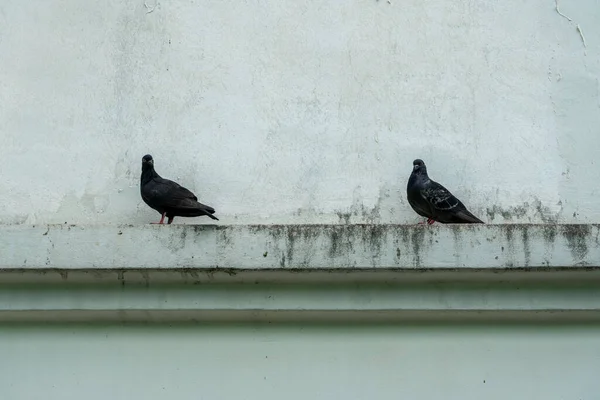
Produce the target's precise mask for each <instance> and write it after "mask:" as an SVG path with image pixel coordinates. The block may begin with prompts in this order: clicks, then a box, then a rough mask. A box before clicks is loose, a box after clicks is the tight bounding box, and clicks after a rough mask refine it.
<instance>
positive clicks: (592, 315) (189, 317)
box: [0, 310, 600, 326]
mask: <svg viewBox="0 0 600 400" xmlns="http://www.w3.org/2000/svg"><path fill="white" fill-rule="evenodd" d="M0 323H16V324H23V323H33V324H40V323H43V324H45V325H47V324H64V323H101V324H104V323H144V324H148V323H158V324H165V323H207V324H223V323H226V324H240V323H268V324H270V323H278V324H281V323H292V324H297V323H303V324H327V325H331V324H358V325H365V326H368V325H372V324H410V325H414V324H436V325H437V324H460V325H461V326H464V325H465V324H486V325H489V324H493V325H496V326H498V325H501V324H518V325H539V324H543V325H563V326H564V325H566V324H594V325H597V324H598V323H600V311H598V310H568V311H564V310H536V311H505V310H499V311H489V310H452V311H448V310H426V311H422V310H421V311H410V310H370V311H361V310H358V311H340V310H321V311H314V310H302V311H289V310H184V311H182V310H160V311H158V310H94V311H90V310H45V311H39V310H33V311H31V310H30V311H26V312H19V311H0Z"/></svg>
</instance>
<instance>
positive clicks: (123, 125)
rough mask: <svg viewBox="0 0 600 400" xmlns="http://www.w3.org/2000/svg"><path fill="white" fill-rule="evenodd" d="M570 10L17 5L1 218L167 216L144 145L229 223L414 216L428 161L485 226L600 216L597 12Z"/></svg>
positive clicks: (582, 4)
mask: <svg viewBox="0 0 600 400" xmlns="http://www.w3.org/2000/svg"><path fill="white" fill-rule="evenodd" d="M561 12H562V13H564V14H565V15H567V16H568V17H569V18H570V19H572V21H569V20H568V19H567V18H565V17H563V16H561V15H560V14H559V13H557V12H556V10H555V2H554V1H553V0H534V1H530V2H526V3H524V2H522V1H517V0H507V1H503V2H492V3H489V2H484V3H477V2H470V1H465V0H460V1H455V2H448V1H441V0H435V1H430V2H423V1H420V0H409V1H403V2H399V1H394V0H392V1H391V2H390V3H388V2H385V1H375V0H361V1H357V0H354V1H349V2H348V1H346V2H342V1H324V0H317V1H307V0H300V1H295V0H294V1H292V0H285V1H281V0H266V1H246V2H239V1H234V2H223V1H216V0H202V1H193V2H189V1H185V2H184V1H178V0H174V1H168V2H163V1H159V2H154V1H148V2H146V3H144V1H142V0H139V1H116V0H108V1H104V2H91V3H90V2H81V1H77V0H52V1H44V2H40V1H37V2H32V1H25V2H24V1H16V0H7V1H2V2H0V54H2V57H1V58H0V102H1V104H2V107H0V139H1V143H2V145H1V146H0V160H2V161H1V162H0V204H2V207H1V208H0V223H1V224H20V223H28V224H41V223H64V222H68V223H69V224H71V223H76V224H82V223H87V224H90V223H104V224H106V223H112V224H116V223H145V222H148V221H151V220H154V219H157V217H158V215H157V214H156V213H155V212H154V211H152V210H150V209H149V208H148V207H146V206H145V205H144V204H143V203H142V201H141V199H140V196H139V188H138V180H139V172H140V159H141V157H142V155H144V154H146V153H152V154H153V155H154V156H155V159H156V166H157V169H158V171H159V173H161V174H162V175H163V176H165V177H168V178H174V179H177V180H178V181H179V182H180V183H182V184H183V185H184V186H187V187H189V188H190V189H192V190H193V191H195V192H196V193H197V194H198V195H199V197H200V198H201V200H202V201H204V202H206V203H208V204H210V205H213V206H214V207H215V208H216V209H217V211H218V215H219V217H220V218H221V221H222V223H224V224H247V223H265V222H273V223H286V224H289V223H314V222H323V223H348V222H349V223H362V222H366V223H413V222H415V221H417V220H418V218H417V217H416V215H415V214H414V213H413V212H412V211H411V210H410V208H409V206H408V204H407V202H406V200H405V184H406V180H407V178H408V174H409V173H410V169H411V162H412V160H413V159H414V158H417V157H420V158H423V159H425V161H426V162H427V163H428V166H429V171H430V175H431V176H432V177H433V178H434V179H436V180H439V181H440V182H442V183H443V184H444V185H446V186H447V187H448V188H449V189H450V190H452V191H453V192H454V193H455V194H456V195H457V196H459V197H460V198H461V199H462V200H463V201H464V202H465V203H466V204H467V206H468V207H469V208H470V209H471V210H472V211H473V212H474V213H475V214H477V215H478V216H480V217H481V218H482V219H484V220H485V221H486V222H495V223H499V222H504V221H513V222H556V221H558V222H563V223H570V222H578V223H581V222H584V223H590V222H593V223H597V222H600V206H599V205H598V201H597V199H598V196H599V194H600V193H599V192H598V190H599V186H598V181H597V177H598V176H599V174H600V165H599V164H598V162H597V152H598V149H599V148H600V41H599V40H598V38H599V37H600V24H598V21H599V20H600V7H598V2H597V1H595V0H579V1H577V2H563V3H562V4H561ZM577 26H579V28H580V30H581V32H582V33H583V35H584V36H582V35H580V31H578V29H577ZM583 38H585V42H584V41H583ZM177 222H179V223H181V222H183V220H181V219H180V220H179V221H177ZM204 222H206V221H204V220H202V219H195V220H194V221H193V223H204Z"/></svg>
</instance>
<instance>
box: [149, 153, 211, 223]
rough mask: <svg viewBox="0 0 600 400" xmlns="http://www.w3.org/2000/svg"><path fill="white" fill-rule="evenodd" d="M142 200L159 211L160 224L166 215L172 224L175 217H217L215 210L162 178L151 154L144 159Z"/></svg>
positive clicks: (175, 184)
mask: <svg viewBox="0 0 600 400" xmlns="http://www.w3.org/2000/svg"><path fill="white" fill-rule="evenodd" d="M140 192H141V194H142V200H144V203H146V204H148V205H149V206H150V207H151V208H153V209H155V210H156V211H158V212H159V213H160V214H161V215H162V217H161V218H160V222H158V223H159V224H162V223H163V220H164V219H165V215H166V216H167V218H168V219H169V221H168V222H167V223H168V224H170V223H171V222H173V218H175V217H199V216H201V215H206V216H207V217H210V218H212V219H216V220H219V219H218V218H217V217H215V216H214V215H212V214H214V213H215V209H214V208H212V207H210V206H207V205H204V204H202V203H198V198H197V197H196V196H195V195H194V193H192V192H190V191H189V190H187V189H186V188H184V187H183V186H179V185H178V184H177V183H175V182H173V181H170V180H168V179H164V178H161V177H160V175H158V174H157V173H156V171H155V170H154V160H153V159H152V156H151V155H150V154H146V155H145V156H144V157H143V158H142V178H141V183H140Z"/></svg>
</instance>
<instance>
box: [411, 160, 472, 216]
mask: <svg viewBox="0 0 600 400" xmlns="http://www.w3.org/2000/svg"><path fill="white" fill-rule="evenodd" d="M406 193H407V197H408V202H409V203H410V206H411V207H412V208H413V210H415V211H416V213H417V214H419V215H420V216H422V217H425V218H427V223H428V224H429V225H431V224H433V223H434V222H435V221H438V222H441V223H443V224H483V221H481V220H480V219H479V218H477V217H476V216H474V215H473V214H471V213H470V212H469V211H468V210H467V208H466V207H465V205H464V204H463V203H462V202H461V201H460V200H459V199H457V198H456V197H454V196H453V195H452V193H450V191H449V190H448V189H446V188H445V187H443V186H442V185H440V184H439V183H437V182H435V181H432V180H431V179H429V176H427V167H426V166H425V163H424V162H423V160H418V159H417V160H415V161H413V171H412V174H410V178H408V185H407V186H406Z"/></svg>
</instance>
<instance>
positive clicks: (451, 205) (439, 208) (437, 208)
mask: <svg viewBox="0 0 600 400" xmlns="http://www.w3.org/2000/svg"><path fill="white" fill-rule="evenodd" d="M421 196H423V199H424V200H425V201H426V202H427V203H428V204H429V205H430V207H431V210H432V212H433V214H434V215H435V214H438V213H447V212H454V211H458V210H462V209H464V208H465V206H464V205H463V204H462V203H461V201H460V200H458V199H457V198H456V197H454V195H453V194H452V193H450V191H449V190H448V189H446V188H445V187H444V186H442V185H440V184H439V183H437V182H434V181H431V183H430V184H429V185H428V186H427V187H426V188H424V189H422V190H421Z"/></svg>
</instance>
